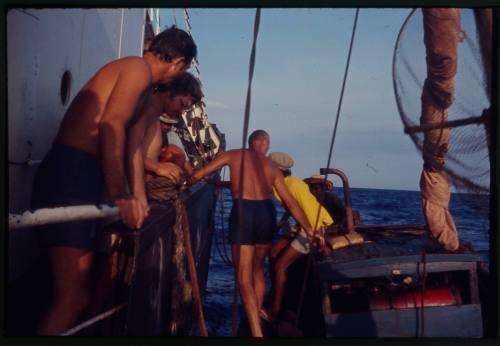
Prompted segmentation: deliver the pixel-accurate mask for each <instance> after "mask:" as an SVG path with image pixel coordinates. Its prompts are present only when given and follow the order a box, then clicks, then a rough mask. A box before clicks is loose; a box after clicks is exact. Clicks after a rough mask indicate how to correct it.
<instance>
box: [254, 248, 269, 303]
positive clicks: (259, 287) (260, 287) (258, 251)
mask: <svg viewBox="0 0 500 346" xmlns="http://www.w3.org/2000/svg"><path fill="white" fill-rule="evenodd" d="M270 247H271V245H256V246H255V254H254V257H253V287H254V288H255V296H256V297H257V308H258V310H259V311H260V309H261V308H262V303H263V301H264V295H265V293H266V278H265V275H264V260H265V259H266V256H267V255H268V254H269V248H270Z"/></svg>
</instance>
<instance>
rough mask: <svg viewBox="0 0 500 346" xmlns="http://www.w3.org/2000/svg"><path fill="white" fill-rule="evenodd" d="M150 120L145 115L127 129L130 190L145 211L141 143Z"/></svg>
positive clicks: (146, 207)
mask: <svg viewBox="0 0 500 346" xmlns="http://www.w3.org/2000/svg"><path fill="white" fill-rule="evenodd" d="M150 122H151V120H150V119H149V118H148V115H147V114H143V115H141V118H140V119H139V120H138V121H137V122H136V123H135V124H134V125H133V126H132V127H131V128H130V129H129V132H128V138H127V158H128V160H127V163H128V178H129V183H130V189H131V191H132V194H133V196H134V197H135V198H137V199H138V200H139V202H141V203H142V205H143V206H144V208H145V209H146V211H147V210H148V209H149V207H148V202H147V197H146V190H145V188H144V185H145V181H144V158H143V153H142V141H143V138H144V136H145V133H146V128H147V127H148V125H149V123H150Z"/></svg>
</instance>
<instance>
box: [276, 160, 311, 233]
mask: <svg viewBox="0 0 500 346" xmlns="http://www.w3.org/2000/svg"><path fill="white" fill-rule="evenodd" d="M273 185H274V188H275V189H276V192H277V193H278V195H279V196H280V198H281V200H282V201H283V203H284V204H285V206H286V207H287V208H288V210H289V211H290V214H292V216H293V218H294V219H295V220H296V221H297V222H298V223H299V224H300V226H301V227H302V228H303V229H304V230H305V231H306V233H307V235H308V237H309V240H310V241H311V239H312V236H313V231H312V227H311V224H310V223H309V221H308V220H307V217H306V215H305V214H304V212H303V211H302V209H301V208H300V206H299V204H298V203H297V201H296V200H295V199H294V198H293V197H292V195H291V194H290V191H288V188H287V187H286V184H285V180H284V179H283V174H282V173H281V172H280V171H279V170H278V169H277V168H276V171H275V178H274V184H273Z"/></svg>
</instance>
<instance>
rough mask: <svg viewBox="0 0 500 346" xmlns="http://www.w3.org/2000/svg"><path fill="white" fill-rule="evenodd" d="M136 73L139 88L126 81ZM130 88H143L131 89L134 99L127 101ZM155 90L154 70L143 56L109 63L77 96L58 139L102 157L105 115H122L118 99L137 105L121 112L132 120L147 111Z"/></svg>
mask: <svg viewBox="0 0 500 346" xmlns="http://www.w3.org/2000/svg"><path fill="white" fill-rule="evenodd" d="M125 75H127V76H125ZM129 76H130V77H129ZM134 76H135V77H139V80H138V81H136V82H135V84H136V85H137V86H136V87H135V88H133V87H132V85H130V84H129V85H127V84H125V83H124V82H125V81H130V82H132V81H133V80H134ZM126 88H129V89H137V88H141V89H142V90H139V92H136V93H132V92H128V93H129V94H130V96H131V98H132V99H130V98H128V100H127V98H125V97H124V96H126V95H124V93H127V91H126V90H125V89H126ZM151 90H152V84H151V70H150V68H149V66H148V65H147V63H146V62H145V61H144V59H143V58H140V57H126V58H122V59H119V60H115V61H113V62H111V63H109V64H107V65H105V66H104V67H102V68H101V69H100V70H99V71H98V72H97V73H96V74H95V75H94V76H93V77H92V78H91V79H90V80H89V81H88V82H87V83H86V84H85V85H84V86H83V87H82V89H81V90H80V91H79V93H78V94H77V95H76V97H75V99H74V100H73V102H72V103H71V105H70V107H69V108H68V110H67V111H66V114H65V115H64V118H63V121H62V123H61V126H60V128H59V132H58V134H57V137H56V139H55V142H56V143H60V144H64V145H68V146H70V147H74V148H77V149H80V150H83V151H85V152H88V153H90V154H92V155H94V156H100V153H99V128H100V126H99V125H100V123H101V121H102V120H103V115H105V113H108V114H106V115H107V117H109V118H113V117H114V115H115V114H116V115H119V114H118V109H116V106H117V103H116V101H118V102H120V103H124V102H125V103H130V104H131V105H133V104H135V105H133V106H132V107H129V109H130V110H132V112H130V111H128V112H127V113H129V114H122V115H121V116H122V117H124V118H125V119H124V120H125V121H126V122H127V123H128V122H132V121H133V120H134V118H135V117H137V115H138V114H141V112H142V111H143V109H144V107H145V105H146V104H147V100H148V98H149V96H150V94H151ZM120 108H121V109H123V108H122V107H120ZM109 113H111V114H109Z"/></svg>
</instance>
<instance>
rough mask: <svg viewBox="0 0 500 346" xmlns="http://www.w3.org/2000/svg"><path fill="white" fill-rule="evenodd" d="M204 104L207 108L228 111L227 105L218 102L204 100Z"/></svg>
mask: <svg viewBox="0 0 500 346" xmlns="http://www.w3.org/2000/svg"><path fill="white" fill-rule="evenodd" d="M205 104H206V105H207V107H208V108H215V109H230V107H229V106H228V105H226V104H225V103H222V102H219V101H212V100H205Z"/></svg>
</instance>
